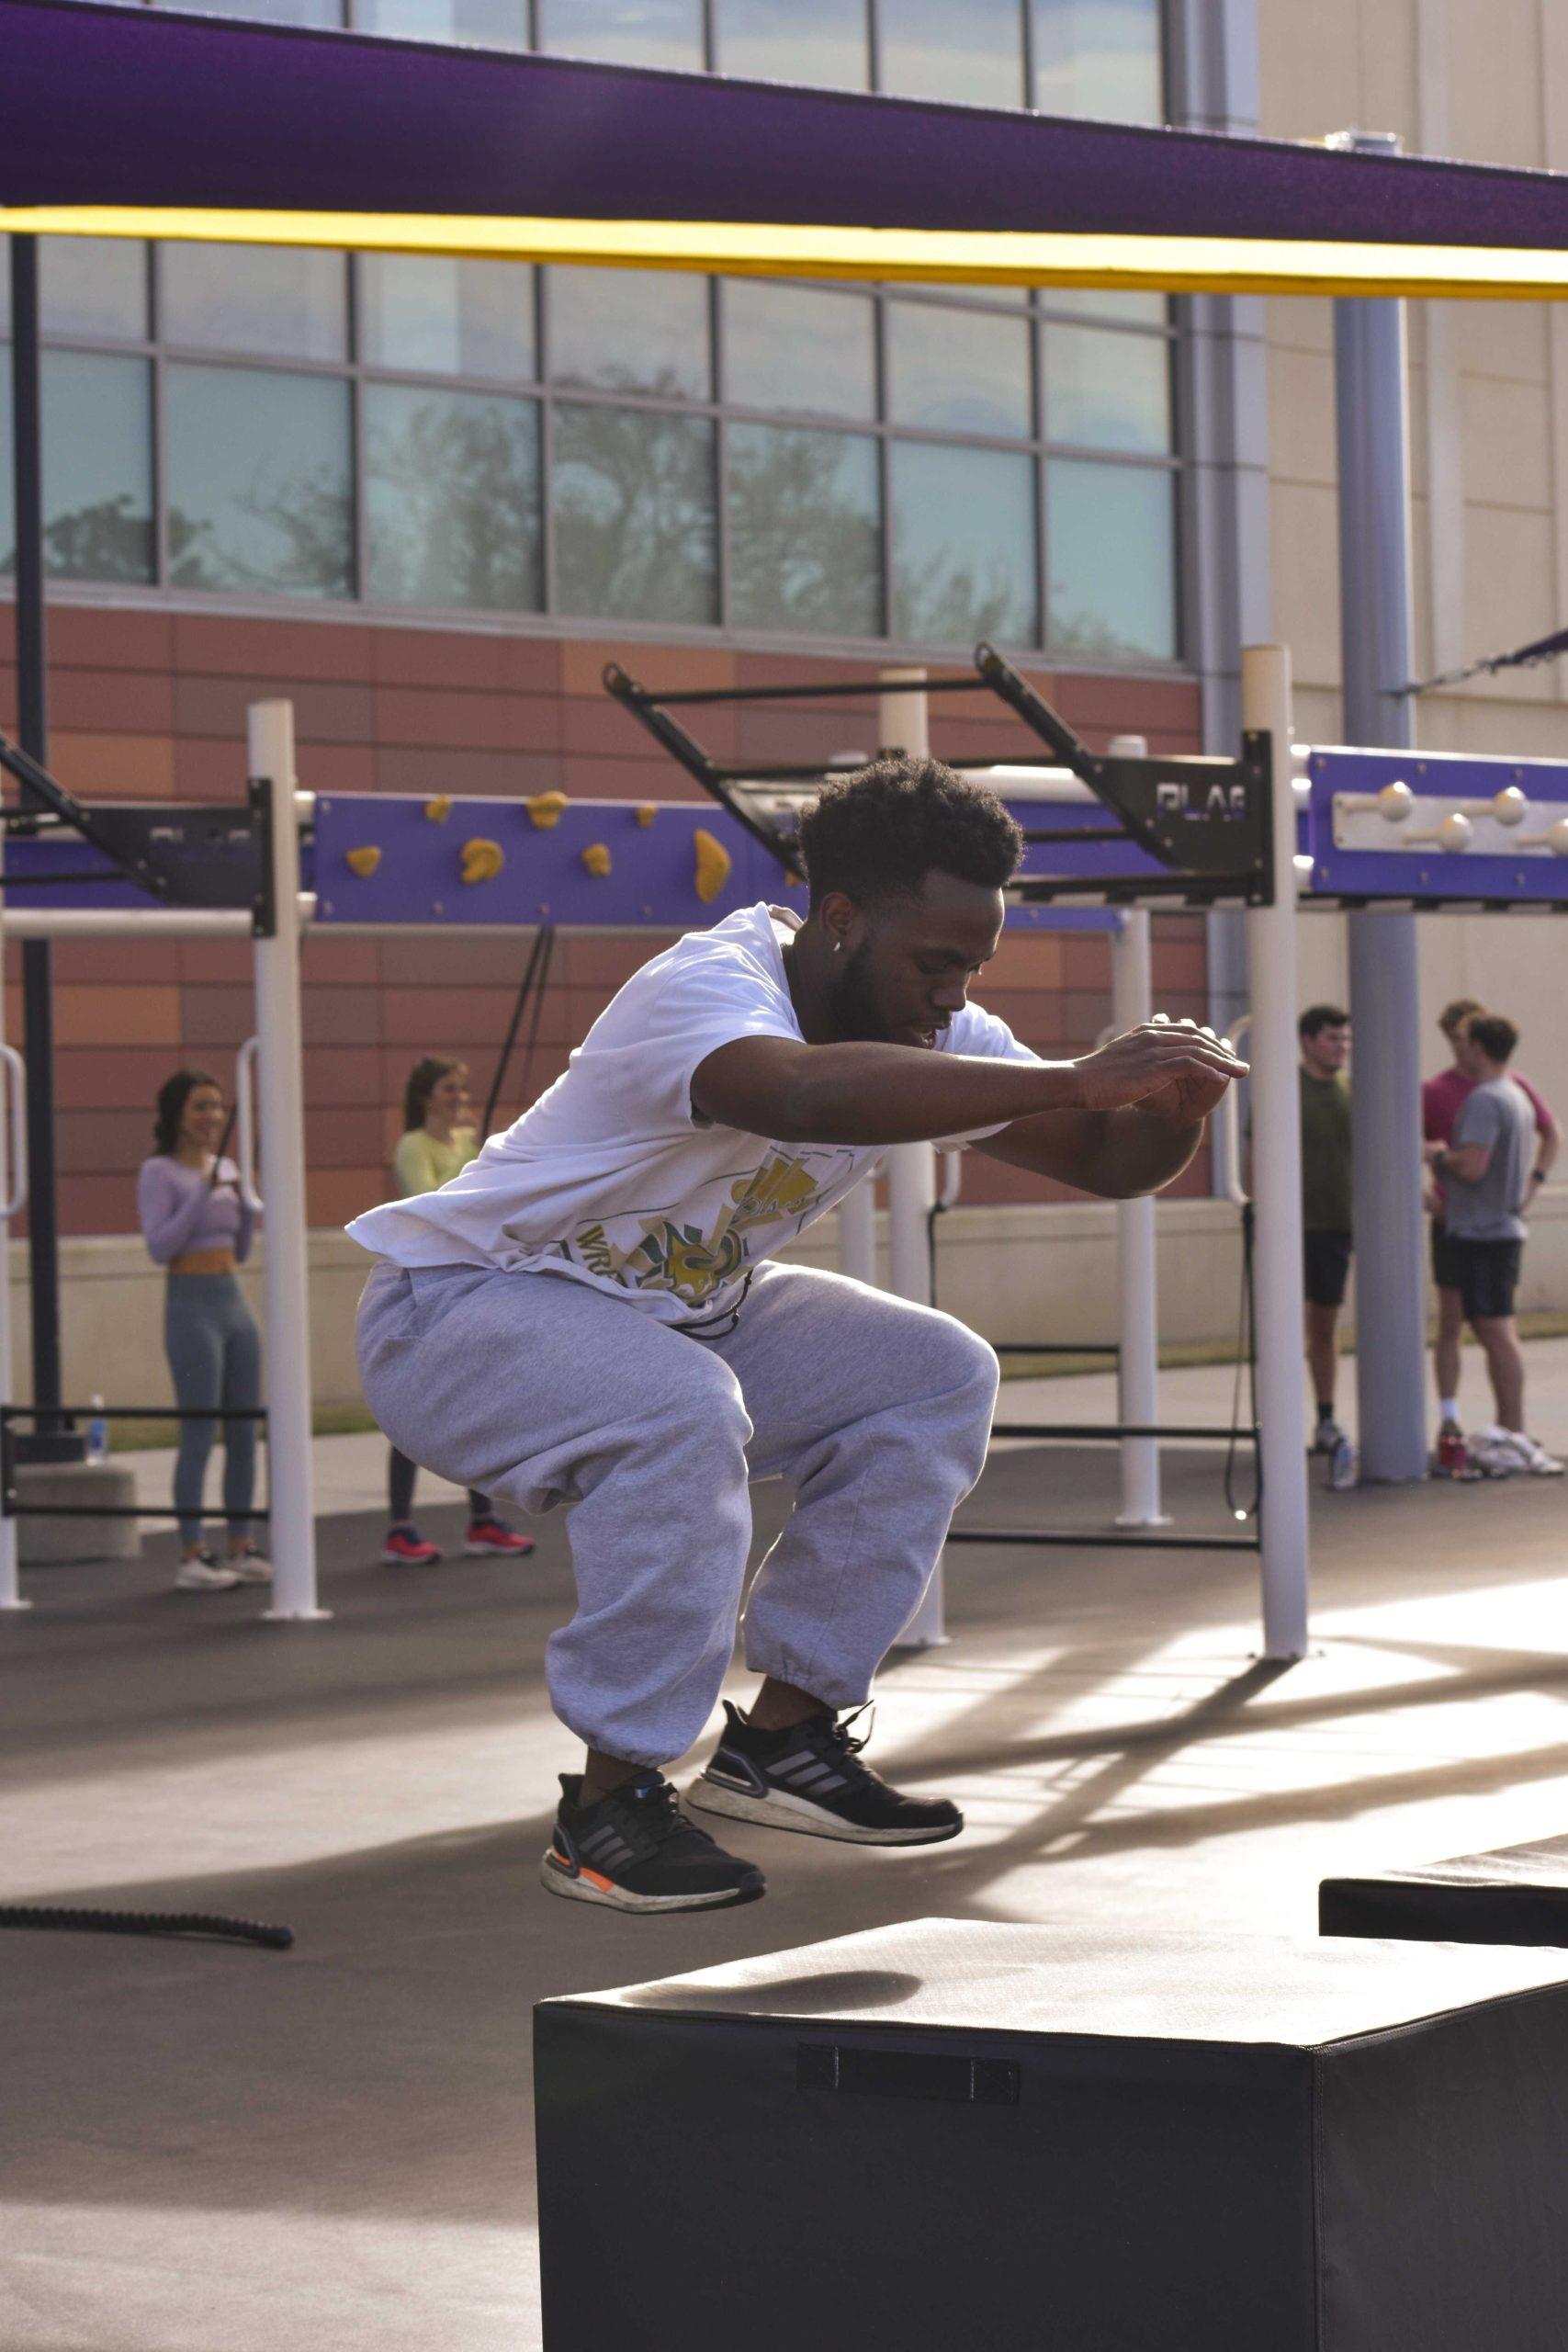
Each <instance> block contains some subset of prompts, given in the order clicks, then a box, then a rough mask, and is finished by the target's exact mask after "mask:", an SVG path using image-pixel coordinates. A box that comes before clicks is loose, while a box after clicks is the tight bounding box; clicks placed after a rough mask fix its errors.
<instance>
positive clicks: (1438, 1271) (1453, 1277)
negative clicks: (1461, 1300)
mask: <svg viewBox="0 0 1568 2352" xmlns="http://www.w3.org/2000/svg"><path fill="white" fill-rule="evenodd" d="M1432 1280H1433V1281H1434V1282H1435V1283H1437V1285H1438V1289H1439V1290H1458V1288H1459V1261H1457V1259H1456V1258H1455V1256H1454V1245H1453V1243H1452V1242H1451V1241H1450V1238H1449V1228H1448V1227H1447V1226H1446V1225H1445V1224H1444V1223H1443V1220H1442V1218H1441V1217H1440V1216H1435V1217H1434V1218H1433V1219H1432Z"/></svg>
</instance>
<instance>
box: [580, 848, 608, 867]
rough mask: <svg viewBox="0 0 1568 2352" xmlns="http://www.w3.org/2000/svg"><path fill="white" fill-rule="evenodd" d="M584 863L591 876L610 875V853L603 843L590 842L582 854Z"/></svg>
mask: <svg viewBox="0 0 1568 2352" xmlns="http://www.w3.org/2000/svg"><path fill="white" fill-rule="evenodd" d="M582 863H583V865H585V866H586V867H587V868H588V871H589V872H590V874H600V875H604V874H608V872H609V871H610V853H609V851H608V850H607V849H606V848H605V846H604V842H589V844H588V847H587V848H586V849H585V850H584V851H583V853H582Z"/></svg>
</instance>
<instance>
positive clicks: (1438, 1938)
mask: <svg viewBox="0 0 1568 2352" xmlns="http://www.w3.org/2000/svg"><path fill="white" fill-rule="evenodd" d="M1317 1924H1318V1928H1319V1930H1320V1932H1321V1933H1322V1934H1324V1935H1325V1936H1408V1937H1411V1938H1413V1939H1416V1941H1417V1942H1422V1943H1433V1942H1444V1941H1447V1942H1450V1943H1460V1944H1558V1945H1568V1838H1541V1839H1540V1840H1539V1841H1538V1842H1537V1843H1536V1844H1535V1845H1532V1846H1499V1847H1498V1848H1497V1849H1495V1852H1493V1853H1489V1854H1460V1855H1457V1856H1456V1857H1455V1859H1454V1860H1452V1861H1448V1862H1427V1863H1426V1864H1425V1865H1423V1866H1419V1867H1416V1868H1415V1869H1409V1870H1392V1871H1380V1872H1379V1873H1378V1874H1377V1876H1376V1877H1374V1878H1325V1880H1324V1882H1323V1884H1322V1885H1321V1887H1320V1888H1319V1889H1318V1901H1317Z"/></svg>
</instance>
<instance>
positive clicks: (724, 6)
mask: <svg viewBox="0 0 1568 2352" xmlns="http://www.w3.org/2000/svg"><path fill="white" fill-rule="evenodd" d="M715 21H716V49H717V52H718V53H717V55H716V58H715V60H714V64H715V67H716V71H717V72H718V73H720V74H737V75H739V76H742V77H744V76H748V75H749V76H750V78H751V79H752V80H753V81H758V82H816V83H818V84H820V85H822V86H823V87H825V88H827V89H830V90H863V89H864V88H865V87H866V86H867V84H868V82H869V80H870V63H871V60H870V56H869V53H868V51H867V47H866V37H865V30H866V27H865V0H789V5H788V6H787V7H785V6H780V0H718V7H717V10H716V20H715Z"/></svg>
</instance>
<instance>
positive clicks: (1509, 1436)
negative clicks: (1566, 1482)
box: [1505, 1430, 1568, 1478]
mask: <svg viewBox="0 0 1568 2352" xmlns="http://www.w3.org/2000/svg"><path fill="white" fill-rule="evenodd" d="M1505 1441H1506V1443H1507V1445H1508V1446H1509V1447H1510V1448H1511V1449H1512V1451H1513V1452H1514V1453H1517V1456H1518V1458H1519V1464H1520V1466H1521V1468H1522V1469H1524V1470H1525V1471H1526V1473H1527V1474H1528V1475H1529V1476H1530V1477H1532V1478H1561V1477H1562V1474H1563V1472H1564V1470H1565V1469H1568V1464H1565V1463H1562V1462H1559V1460H1558V1459H1557V1456H1556V1455H1555V1454H1554V1453H1548V1452H1547V1450H1546V1448H1545V1446H1544V1445H1538V1444H1537V1443H1536V1442H1535V1440H1534V1438H1533V1437H1527V1436H1526V1435H1525V1432H1524V1430H1506V1432H1505Z"/></svg>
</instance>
